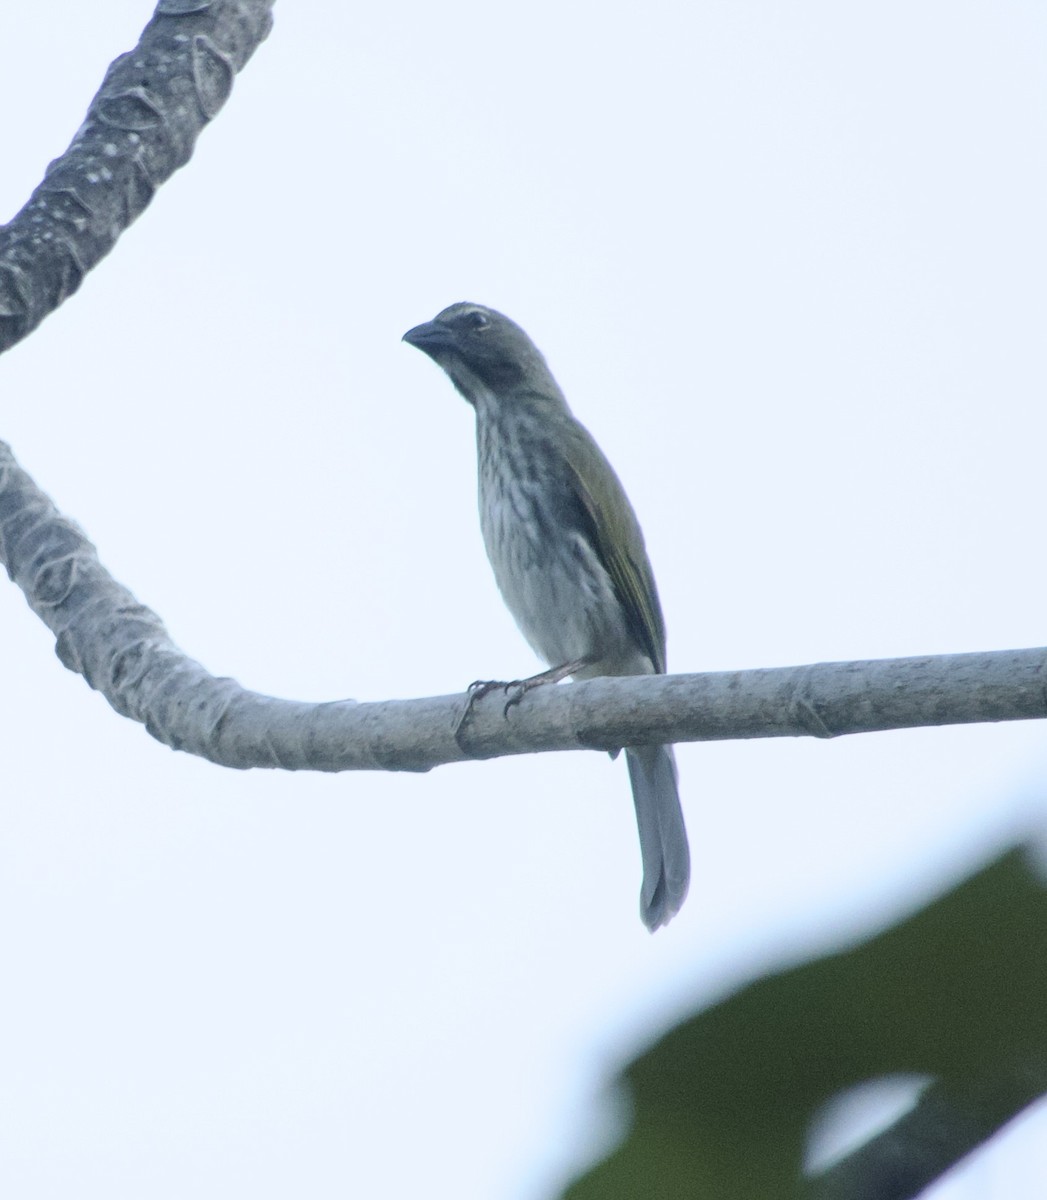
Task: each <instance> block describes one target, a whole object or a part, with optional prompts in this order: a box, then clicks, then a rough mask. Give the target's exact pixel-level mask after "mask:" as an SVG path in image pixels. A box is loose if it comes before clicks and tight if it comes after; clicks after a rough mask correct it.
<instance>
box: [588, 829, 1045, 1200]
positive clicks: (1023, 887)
mask: <svg viewBox="0 0 1047 1200" xmlns="http://www.w3.org/2000/svg"><path fill="white" fill-rule="evenodd" d="M1030 857H1031V856H1030V855H1028V854H1026V853H1025V852H1023V851H1022V850H1012V851H1010V852H1009V853H1007V854H1005V855H1004V856H1003V857H1001V858H1000V859H998V860H997V861H995V862H994V863H992V864H991V865H990V866H988V867H986V868H984V869H983V870H981V871H979V872H978V873H977V874H975V875H973V876H972V877H971V878H969V879H967V880H965V881H964V882H962V883H961V884H960V885H959V886H957V887H956V888H954V889H953V890H952V891H950V892H949V893H948V894H946V895H944V896H942V897H941V898H939V899H938V900H935V901H934V902H933V903H931V904H929V905H928V906H927V907H925V908H923V909H921V910H920V911H918V912H916V913H914V914H913V915H912V916H910V917H908V918H907V919H906V920H904V921H902V922H901V923H900V924H898V925H895V926H894V927H892V928H889V929H887V930H885V931H884V932H882V933H879V934H877V935H875V936H874V937H871V938H870V939H869V940H868V941H865V942H863V943H861V944H859V945H856V946H854V947H853V948H851V949H847V950H843V951H841V952H839V953H835V954H831V955H828V956H826V957H823V958H819V959H815V960H813V961H811V962H808V963H805V964H803V965H801V966H798V967H795V968H792V969H789V970H786V971H782V972H780V973H778V974H774V975H769V976H767V977H765V978H763V979H759V980H757V981H756V982H754V983H752V984H750V985H749V986H747V987H745V988H743V989H742V990H741V991H738V992H736V993H735V994H734V995H732V996H730V997H729V998H728V999H726V1000H724V1001H723V1002H722V1003H719V1004H716V1005H714V1006H712V1007H711V1008H706V1009H704V1010H703V1011H699V1012H697V1013H696V1014H695V1015H694V1016H693V1017H691V1018H689V1019H688V1020H686V1021H684V1022H683V1023H682V1024H680V1025H678V1026H677V1027H676V1028H675V1029H673V1030H671V1031H670V1032H669V1033H667V1034H666V1035H665V1036H664V1037H662V1038H661V1039H660V1040H659V1041H658V1042H657V1043H655V1044H654V1045H653V1046H652V1047H651V1048H650V1049H649V1050H647V1051H646V1052H645V1053H644V1054H642V1055H641V1056H640V1057H638V1058H637V1059H636V1060H635V1061H634V1062H632V1063H631V1064H629V1066H628V1067H626V1068H625V1070H624V1071H623V1073H622V1075H621V1077H620V1078H619V1079H618V1080H617V1081H616V1085H617V1086H618V1087H619V1088H621V1089H622V1090H623V1091H624V1092H625V1094H626V1095H627V1096H628V1097H629V1099H630V1101H631V1104H632V1110H633V1120H632V1125H631V1128H630V1129H629V1130H628V1133H627V1135H626V1136H625V1139H624V1141H623V1142H622V1144H621V1145H620V1146H619V1147H618V1148H617V1149H616V1150H614V1151H613V1152H612V1153H611V1154H610V1156H609V1157H608V1158H607V1159H606V1160H605V1161H604V1162H602V1163H600V1164H599V1165H597V1166H596V1167H594V1168H593V1169H592V1170H591V1171H589V1172H588V1173H587V1174H585V1175H584V1176H582V1177H581V1178H579V1179H578V1180H576V1181H575V1182H574V1183H573V1184H572V1186H571V1187H570V1188H569V1189H568V1190H567V1192H566V1193H565V1195H566V1198H567V1200H611V1198H613V1200H624V1198H626V1197H628V1198H630V1200H633V1198H636V1200H639V1198H641V1197H643V1198H644V1200H660V1198H662V1197H665V1198H667V1200H668V1198H669V1197H672V1198H673V1200H680V1198H681V1197H696V1198H697V1197H701V1198H703V1200H706V1198H707V1200H757V1198H758V1200H789V1198H790V1197H796V1198H797V1200H799V1198H800V1197H806V1196H811V1195H818V1196H824V1195H830V1194H831V1195H833V1196H845V1195H852V1194H853V1195H862V1196H863V1197H864V1196H873V1195H881V1196H903V1195H911V1194H915V1193H914V1191H912V1190H909V1191H907V1190H906V1189H905V1187H904V1186H903V1185H902V1184H901V1183H899V1178H904V1177H905V1176H906V1173H907V1169H908V1167H909V1166H910V1165H911V1164H906V1163H905V1162H904V1161H900V1162H898V1163H895V1164H894V1165H893V1166H892V1167H890V1169H889V1170H888V1171H887V1175H890V1174H891V1173H892V1172H893V1174H894V1176H895V1178H894V1180H893V1182H892V1181H890V1180H887V1179H886V1178H884V1179H882V1180H881V1182H882V1183H883V1186H880V1187H878V1186H876V1185H875V1181H873V1182H870V1180H871V1179H872V1176H873V1175H874V1174H875V1170H876V1167H875V1164H874V1163H873V1160H872V1157H871V1156H867V1158H866V1159H865V1160H864V1161H863V1162H862V1166H861V1170H860V1171H858V1172H852V1173H851V1174H850V1176H849V1175H848V1173H847V1171H846V1169H845V1168H846V1165H847V1164H846V1161H845V1162H844V1163H843V1164H841V1166H842V1167H843V1168H844V1170H842V1171H840V1172H839V1173H838V1178H837V1179H836V1180H835V1181H834V1186H833V1187H832V1188H827V1187H826V1186H825V1184H826V1180H825V1179H822V1180H821V1181H820V1182H817V1183H816V1184H815V1185H812V1182H811V1181H810V1180H805V1179H804V1178H803V1175H802V1165H803V1161H804V1156H805V1152H806V1147H807V1134H808V1128H809V1124H810V1121H811V1119H812V1117H813V1116H814V1115H815V1114H816V1113H817V1112H818V1111H819V1110H820V1109H821V1108H822V1106H823V1105H824V1104H825V1103H826V1102H827V1101H829V1100H830V1099H831V1098H832V1097H833V1096H834V1095H836V1094H837V1093H839V1092H841V1091H843V1090H844V1089H847V1088H851V1087H853V1086H855V1085H857V1084H859V1083H862V1082H863V1081H866V1080H870V1079H874V1078H879V1077H881V1076H889V1075H929V1076H933V1077H934V1078H935V1080H936V1081H937V1082H936V1083H935V1084H934V1086H933V1087H932V1088H931V1089H930V1092H931V1093H933V1095H934V1096H935V1097H937V1098H938V1099H939V1100H940V1099H941V1097H942V1096H943V1095H944V1096H948V1097H951V1098H952V1099H951V1100H950V1101H949V1103H947V1104H945V1106H944V1109H943V1108H942V1106H941V1105H939V1110H938V1111H937V1112H936V1114H935V1119H936V1120H937V1121H938V1123H939V1128H938V1129H937V1130H936V1131H935V1133H934V1137H935V1138H936V1139H937V1142H936V1143H935V1145H934V1150H935V1152H936V1153H939V1155H940V1156H943V1157H944V1158H946V1159H948V1160H949V1161H946V1162H945V1163H943V1164H935V1165H933V1166H930V1167H928V1165H927V1164H926V1163H924V1164H921V1165H920V1166H919V1167H913V1169H912V1170H908V1174H909V1176H910V1177H911V1176H913V1175H914V1174H915V1175H917V1176H918V1175H919V1173H920V1171H921V1170H923V1171H928V1170H929V1171H930V1172H931V1174H930V1178H933V1177H934V1175H936V1174H937V1173H939V1171H940V1170H943V1169H944V1168H945V1166H948V1165H949V1162H951V1161H953V1160H954V1159H955V1158H957V1157H960V1156H962V1154H963V1153H965V1152H966V1150H967V1149H970V1148H971V1146H973V1145H976V1144H978V1142H979V1141H981V1140H982V1139H983V1138H984V1137H985V1136H988V1135H989V1134H990V1133H991V1132H992V1131H993V1129H995V1128H996V1127H998V1125H999V1124H1001V1123H1003V1121H1005V1120H1006V1119H1007V1118H1008V1117H1009V1116H1010V1115H1013V1112H1015V1111H1017V1110H1018V1109H1020V1108H1021V1107H1023V1106H1024V1104H1026V1103H1028V1102H1029V1100H1031V1099H1032V1098H1034V1097H1035V1096H1036V1095H1037V1094H1038V1093H1039V1092H1041V1091H1043V1090H1045V1089H1047V1080H1045V1079H1044V1078H1043V1077H1042V1072H1041V1073H1040V1074H1039V1076H1038V1073H1037V1069H1034V1066H1033V1064H1043V1063H1044V1062H1045V1061H1047V890H1045V888H1044V885H1043V883H1042V881H1041V879H1040V878H1039V876H1038V874H1037V872H1036V870H1035V868H1034V866H1033V864H1032V863H1031V861H1030ZM1015 1080H1017V1081H1018V1085H1017V1092H1015V1088H1014V1087H1013V1086H1012V1084H1013V1083H1014V1081H1015ZM998 1081H1002V1084H999V1083H998ZM1019 1093H1020V1094H1019ZM987 1094H992V1096H993V1097H994V1099H995V1100H996V1101H999V1099H1000V1096H1001V1094H1002V1095H1003V1096H1004V1102H1003V1103H1002V1105H1001V1104H1000V1103H998V1102H997V1103H996V1105H995V1108H993V1109H992V1111H990V1112H988V1113H987V1114H986V1113H980V1112H978V1111H976V1106H977V1101H978V1098H979V1097H983V1096H985V1095H987ZM967 1100H969V1101H970V1108H965V1103H966V1101H967ZM950 1105H951V1107H950ZM920 1111H921V1105H918V1106H917V1108H916V1109H914V1110H913V1114H912V1116H913V1117H914V1119H918V1118H919V1113H920ZM943 1113H944V1117H943ZM943 1119H944V1125H943ZM905 1120H906V1119H905V1118H902V1121H900V1122H899V1123H898V1124H899V1126H901V1125H903V1124H904V1122H905ZM983 1120H987V1121H988V1122H989V1126H990V1127H989V1128H987V1129H982V1128H981V1127H980V1122H982V1121H983ZM950 1122H951V1125H952V1126H953V1127H952V1128H945V1127H946V1126H949V1125H950ZM888 1132H889V1133H890V1132H891V1131H888ZM911 1133H912V1135H913V1136H912V1138H911V1139H910V1143H909V1144H911V1147H912V1150H913V1153H914V1154H916V1155H918V1154H920V1153H922V1152H923V1151H924V1150H926V1146H921V1142H920V1139H921V1138H923V1139H924V1141H926V1138H927V1131H926V1130H924V1131H922V1132H921V1131H919V1130H917V1129H913V1130H912V1131H911ZM882 1136H886V1135H882ZM950 1138H952V1140H953V1141H952V1145H951V1148H950V1142H949V1139H950ZM906 1144H907V1143H906V1142H905V1140H904V1138H903V1139H902V1141H900V1142H896V1143H895V1144H894V1145H893V1146H891V1147H890V1148H889V1149H890V1156H895V1157H897V1156H898V1154H899V1153H901V1154H902V1155H903V1156H904V1154H905V1152H906ZM867 1150H868V1148H866V1151H867ZM857 1153H858V1155H860V1154H861V1153H862V1151H859V1152H857ZM888 1157H889V1156H888ZM880 1168H881V1169H882V1168H883V1164H880ZM829 1174H831V1172H830V1173H829ZM849 1178H850V1179H851V1183H849V1182H848V1179H849ZM926 1181H927V1180H926V1179H925V1180H924V1182H926ZM859 1185H860V1186H859ZM915 1190H916V1191H918V1190H919V1188H918V1187H917V1188H916V1189H915Z"/></svg>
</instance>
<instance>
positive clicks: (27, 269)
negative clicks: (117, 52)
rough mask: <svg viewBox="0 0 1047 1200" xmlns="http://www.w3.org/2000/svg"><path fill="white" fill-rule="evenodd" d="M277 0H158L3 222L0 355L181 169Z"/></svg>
mask: <svg viewBox="0 0 1047 1200" xmlns="http://www.w3.org/2000/svg"><path fill="white" fill-rule="evenodd" d="M273 2H274V0H160V3H159V4H157V6H156V12H155V14H154V16H153V19H152V20H151V21H150V22H149V24H148V25H147V26H146V27H145V29H144V31H143V32H142V36H141V39H140V40H139V42H138V45H137V46H136V47H135V48H134V50H132V51H130V52H129V53H128V54H123V55H121V56H120V57H119V58H118V59H117V60H116V61H115V62H114V63H113V64H112V66H110V68H109V70H108V71H107V72H106V76H105V79H104V80H103V82H102V86H101V88H100V89H99V91H98V94H97V95H96V96H95V98H94V100H92V101H91V107H90V108H89V109H88V112H87V117H86V119H85V120H84V123H83V125H81V127H80V129H79V130H78V131H77V134H76V136H75V137H74V138H73V141H72V143H71V144H70V146H69V148H68V150H66V152H65V153H64V154H63V155H62V156H61V158H58V159H56V160H55V161H54V162H52V163H51V165H50V166H49V167H48V168H47V173H46V175H45V177H44V181H43V183H41V184H40V186H39V187H38V188H37V189H36V191H35V192H33V194H32V196H30V198H29V202H28V204H26V206H25V207H24V208H23V209H22V210H21V211H20V212H19V213H18V214H17V215H16V216H15V217H14V218H13V219H12V220H11V221H10V222H8V224H7V225H5V226H3V227H2V228H0V353H2V352H3V351H4V350H9V349H10V348H11V347H12V346H13V345H15V344H16V343H17V342H19V341H21V340H22V338H24V337H25V336H26V334H28V333H30V332H32V330H34V329H35V328H36V327H37V325H39V324H40V322H41V321H42V320H43V319H44V318H45V317H46V316H48V315H49V314H50V313H52V312H53V311H54V310H55V309H56V308H57V307H58V306H59V305H60V304H61V303H62V301H63V300H65V299H66V298H67V297H68V296H71V295H72V294H73V292H75V291H76V290H77V288H78V287H79V286H80V284H81V283H82V282H83V278H84V275H85V274H86V273H87V272H88V271H89V270H90V269H91V268H92V267H93V266H94V265H95V264H96V263H97V262H98V261H99V260H100V259H101V258H103V257H104V256H105V255H106V254H108V253H109V251H110V250H111V249H112V248H113V246H114V245H115V244H116V240H117V238H118V237H119V236H120V234H121V233H123V231H124V230H125V229H126V228H127V227H128V226H129V225H130V224H131V222H132V221H133V220H134V219H135V217H137V216H138V214H139V213H140V212H142V210H143V209H144V208H145V206H146V205H147V204H148V203H149V201H150V200H151V199H152V198H153V194H154V193H155V191H156V189H157V188H158V187H159V186H160V184H161V183H163V182H164V181H165V180H166V179H167V178H168V177H169V176H170V175H171V174H173V172H174V171H176V170H177V169H178V168H179V167H181V166H184V165H185V164H186V163H187V162H188V161H189V157H190V155H191V154H192V152H193V147H194V146H195V144H196V139H197V137H198V136H199V134H200V131H201V129H203V127H204V125H206V124H207V122H208V121H210V120H211V118H212V117H213V116H215V114H216V113H217V112H218V111H219V109H220V108H221V107H222V105H223V104H224V103H225V102H226V100H227V99H228V97H229V93H230V91H231V89H232V86H233V78H234V76H235V74H236V72H237V71H239V70H240V69H241V68H242V67H243V66H244V64H245V63H246V62H247V60H248V59H249V58H250V57H251V55H252V54H253V53H254V51H255V50H256V49H257V48H258V46H259V44H260V43H261V42H262V40H263V39H264V38H265V37H266V35H267V34H268V33H269V30H270V29H271V28H272V23H273V18H272V12H271V9H272V6H273Z"/></svg>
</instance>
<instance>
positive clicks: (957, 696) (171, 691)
mask: <svg viewBox="0 0 1047 1200" xmlns="http://www.w3.org/2000/svg"><path fill="white" fill-rule="evenodd" d="M0 561H2V562H3V563H4V564H5V565H6V567H7V571H8V573H9V575H10V576H11V578H12V579H13V580H14V581H15V582H16V583H17V584H18V585H19V587H21V589H22V590H23V592H24V593H25V596H26V599H27V600H28V602H29V605H30V607H31V608H32V609H33V611H34V612H35V613H36V614H37V615H38V616H39V617H40V619H41V620H42V621H43V622H44V623H45V624H46V625H47V626H48V628H50V629H51V631H52V632H53V633H54V634H55V637H56V639H57V644H56V650H57V653H58V656H59V658H60V659H61V661H62V662H63V663H64V664H65V665H66V666H67V667H68V668H69V669H70V670H71V671H76V672H78V673H79V674H81V675H83V676H84V678H85V679H86V680H87V682H88V683H89V684H90V685H91V687H93V688H96V689H97V690H98V691H100V692H102V694H103V695H104V696H105V698H106V699H107V700H108V701H109V703H110V704H111V705H112V706H113V708H115V709H116V711H117V712H119V713H121V714H123V715H124V716H127V717H131V718H132V719H133V720H136V721H140V722H141V723H142V724H144V725H145V727H146V729H147V730H148V731H149V732H150V733H151V734H152V735H153V737H155V738H157V739H158V740H159V741H161V742H163V743H164V744H165V745H167V746H170V747H172V748H173V749H176V750H185V751H187V752H188V753H190V754H197V755H200V756H201V757H203V758H207V759H210V760H211V761H212V762H216V763H219V764H221V765H223V766H227V767H237V768H248V767H275V768H282V769H284V770H314V771H350V770H401V771H425V770H428V769H430V768H431V767H434V766H437V765H439V764H442V763H450V762H460V761H462V760H465V759H473V758H493V757H496V756H499V755H508V754H527V753H534V752H538V751H548V750H578V749H595V750H614V749H616V748H618V747H620V746H627V745H642V744H645V743H661V742H692V741H718V740H724V739H731V738H766V737H836V736H839V735H841V734H845V733H869V732H872V731H875V730H887V729H905V728H911V727H914V726H927V725H955V724H969V723H974V722H984V721H1021V720H1032V719H1038V718H1042V717H1044V716H1047V694H1045V681H1047V650H1045V649H1043V648H1038V649H1030V650H999V651H991V652H987V653H981V654H950V655H942V656H933V657H926V658H901V659H881V660H873V661H869V662H846V663H818V664H815V665H813V666H802V667H778V668H771V669H765V670H750V671H724V672H715V673H711V674H703V675H661V676H632V677H629V678H616V679H593V680H589V681H586V682H584V683H573V684H569V685H561V686H558V687H546V688H541V689H538V690H536V691H534V692H531V693H529V694H528V695H527V696H526V698H525V699H524V701H523V702H522V703H521V704H519V705H517V706H516V707H514V708H512V709H510V710H509V712H508V715H505V714H504V712H503V708H504V696H503V694H502V693H501V692H500V691H498V692H495V693H494V694H493V695H489V696H486V697H484V698H483V699H482V700H480V701H479V702H478V703H476V704H475V705H474V707H473V709H472V711H471V712H470V713H469V715H468V719H467V720H466V721H465V722H464V723H463V724H462V725H461V728H460V729H457V735H456V727H457V726H458V724H459V722H460V720H461V718H462V715H463V712H464V704H465V701H464V698H463V696H462V695H457V696H442V697H434V698H430V699H421V700H398V701H383V702H379V703H370V704H356V703H353V702H352V701H346V700H340V701H334V702H329V703H318V704H307V703H301V702H298V701H290V700H279V699H276V698H274V697H271V696H263V695H260V694H258V693H256V692H250V691H247V690H246V689H244V688H242V687H241V686H240V685H239V684H238V683H236V681H235V680H232V679H223V678H216V677H215V676H212V675H210V674H209V673H208V672H207V671H206V670H205V669H204V668H203V667H202V666H201V665H200V664H199V663H197V662H195V661H193V660H192V659H191V658H188V657H187V656H186V655H185V654H184V653H183V652H182V651H181V650H179V649H178V647H177V646H175V644H174V643H173V642H172V641H171V639H170V636H169V635H168V633H167V631H166V629H165V628H164V626H163V623H162V621H161V620H160V618H159V617H158V616H157V615H156V614H155V613H154V612H152V611H151V610H150V609H148V608H146V607H145V606H144V605H142V604H139V602H138V601H137V600H136V599H135V597H134V596H133V595H132V594H131V593H130V592H129V591H128V590H127V589H126V588H124V587H123V586H122V585H121V584H119V583H117V582H116V581H115V580H114V579H113V578H112V577H111V576H110V575H109V573H108V572H107V571H106V570H105V568H104V567H103V566H102V564H101V563H100V562H99V560H98V555H97V553H96V552H95V549H94V547H93V546H92V545H91V543H90V542H89V541H88V539H87V537H86V536H85V534H84V533H83V531H82V530H81V529H80V528H79V527H78V526H77V525H76V524H75V523H73V522H72V521H70V520H68V519H67V518H65V517H63V516H62V515H61V514H60V513H59V512H58V511H57V509H56V508H55V506H54V504H53V503H52V502H51V500H50V499H49V498H48V497H47V496H46V495H45V494H44V493H43V492H42V491H41V490H40V489H39V488H38V487H37V486H36V484H35V483H34V482H33V481H32V479H30V477H29V476H28V474H27V473H26V472H25V471H24V470H22V468H21V467H19V465H18V464H17V462H16V461H15V458H14V456H13V454H12V452H11V449H10V447H8V446H7V445H5V444H4V443H2V442H0Z"/></svg>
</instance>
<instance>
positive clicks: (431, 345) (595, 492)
mask: <svg viewBox="0 0 1047 1200" xmlns="http://www.w3.org/2000/svg"><path fill="white" fill-rule="evenodd" d="M404 341H405V342H408V343H409V344H410V345H412V346H416V347H417V348H418V349H419V350H422V351H424V353H426V354H427V355H428V356H429V357H430V358H431V359H432V360H433V361H434V362H435V363H437V365H439V366H440V367H442V368H443V369H444V371H445V372H446V373H447V374H448V375H449V376H450V379H451V382H452V383H453V384H454V386H455V387H456V388H457V389H458V391H459V392H460V393H461V394H462V395H463V396H464V397H465V399H466V400H468V402H469V403H470V404H471V405H472V406H473V408H474V409H475V410H476V447H477V459H478V468H479V501H480V525H481V528H482V530H483V539H484V545H485V546H486V548H487V556H488V558H489V559H490V560H491V566H492V567H493V568H494V576H495V579H496V581H497V583H498V587H499V589H500V591H501V593H502V597H503V599H504V600H505V603H506V605H507V607H508V609H509V611H510V612H511V613H512V615H513V617H514V618H515V620H516V623H517V625H518V626H519V627H520V630H521V632H522V633H523V635H524V637H526V638H527V640H528V642H530V644H531V646H532V648H533V649H534V650H535V652H536V653H537V654H538V655H539V657H541V658H542V659H544V660H545V662H546V663H548V664H549V666H550V668H551V669H550V670H549V671H547V672H544V673H543V674H542V675H540V676H535V677H534V680H536V681H557V680H560V679H564V678H566V677H567V676H571V677H572V678H574V679H591V678H593V677H595V676H598V675H651V674H658V673H662V672H664V671H665V625H664V622H663V619H662V610H661V606H660V605H659V603H658V592H657V589H656V588H655V583H654V575H653V573H652V571H651V564H650V562H649V561H648V558H647V551H646V549H645V548H644V540H643V534H642V533H641V532H640V525H639V523H638V522H637V520H636V515H635V513H634V512H633V510H632V506H631V505H630V503H629V500H628V498H627V496H626V494H625V491H624V489H623V488H622V485H621V484H620V483H619V481H618V476H617V475H615V473H614V469H613V468H612V467H611V464H610V463H609V462H608V461H607V459H606V458H605V457H604V455H603V453H602V451H601V450H600V448H599V446H597V444H596V442H595V441H593V438H592V436H591V435H590V433H589V432H588V430H586V429H585V428H584V427H583V426H582V425H581V424H580V423H579V422H578V421H577V420H575V418H574V416H573V415H572V414H571V410H570V409H569V408H568V407H567V401H566V400H565V399H564V395H563V392H561V391H560V388H559V386H558V385H557V383H556V380H555V379H554V378H553V376H552V373H551V372H550V370H549V368H548V366H546V363H545V359H544V358H543V357H542V355H541V353H540V352H539V351H538V349H537V347H536V346H535V345H534V343H533V342H532V341H531V339H530V338H529V337H528V336H527V334H526V333H524V331H523V330H522V329H521V328H520V326H519V325H517V324H515V322H513V321H510V320H509V318H508V317H505V316H502V314H501V313H498V312H495V311H494V310H493V309H490V308H484V307H483V306H482V305H480V304H466V303H461V304H452V305H451V306H450V308H445V309H444V310H443V312H441V313H439V314H438V315H437V316H436V318H435V319H434V320H432V321H429V322H427V323H426V324H424V325H417V326H415V328H414V329H410V330H408V332H407V333H405V334H404ZM530 682H532V681H529V680H525V681H524V685H525V686H526V684H527V683H530ZM625 755H626V761H627V762H628V765H629V778H630V780H631V782H632V789H633V801H634V803H635V806H636V823H637V825H638V827H639V832H640V853H641V857H642V859H643V886H642V888H641V891H640V915H641V917H642V919H643V922H644V924H645V925H646V926H647V927H648V929H650V930H652V931H653V930H655V929H657V928H658V927H659V926H660V925H664V924H665V923H666V922H667V921H669V920H670V918H672V917H673V916H674V915H675V914H676V913H677V912H678V911H679V909H680V906H681V905H682V904H683V901H684V897H685V896H686V895H687V885H688V882H689V879H690V869H691V867H690V852H689V850H688V846H687V831H686V829H685V828H684V821H683V813H682V811H681V809H680V800H679V795H678V793H677V790H676V763H675V760H674V758H673V751H672V747H671V746H633V747H627V748H626V751H625Z"/></svg>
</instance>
